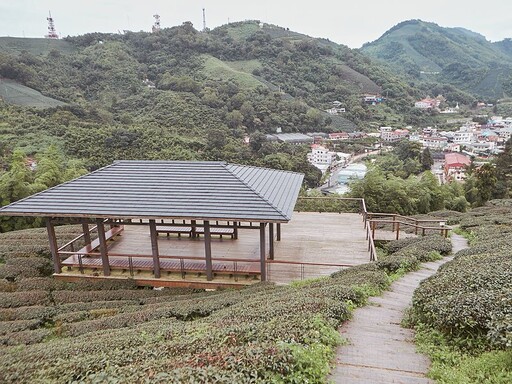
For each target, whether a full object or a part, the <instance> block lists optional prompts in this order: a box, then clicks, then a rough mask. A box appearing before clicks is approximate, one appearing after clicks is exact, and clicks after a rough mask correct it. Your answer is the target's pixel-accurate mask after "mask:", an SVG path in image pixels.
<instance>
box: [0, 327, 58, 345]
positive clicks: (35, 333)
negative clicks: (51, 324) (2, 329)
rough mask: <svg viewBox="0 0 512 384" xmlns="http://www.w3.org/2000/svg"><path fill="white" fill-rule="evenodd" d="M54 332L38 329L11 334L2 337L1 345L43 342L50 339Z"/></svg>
mask: <svg viewBox="0 0 512 384" xmlns="http://www.w3.org/2000/svg"><path fill="white" fill-rule="evenodd" d="M51 334H52V332H51V331H50V330H49V329H45V328H38V329H34V330H26V331H21V332H15V333H11V334H8V335H5V336H1V337H0V344H3V345H29V344H37V343H40V342H42V341H43V340H44V339H45V338H47V337H49V336H50V335H51Z"/></svg>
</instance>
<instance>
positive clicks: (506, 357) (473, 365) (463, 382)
mask: <svg viewBox="0 0 512 384" xmlns="http://www.w3.org/2000/svg"><path fill="white" fill-rule="evenodd" d="M415 341H416V345H417V347H418V351H419V352H421V353H424V354H426V355H428V356H429V357H430V358H431V360H432V366H431V370H430V372H429V377H430V378H431V379H434V380H435V381H436V383H439V384H472V383H474V384H477V383H478V384H480V383H489V384H490V383H493V384H508V383H511V382H512V350H510V349H509V350H506V351H491V352H485V351H483V352H480V353H476V354H469V353H465V352H463V351H460V350H457V349H456V348H453V346H451V345H450V344H449V343H448V341H447V340H446V339H445V338H444V336H443V335H442V334H441V333H440V332H438V331H435V330H433V329H428V328H425V327H419V328H418V329H417V330H416V338H415Z"/></svg>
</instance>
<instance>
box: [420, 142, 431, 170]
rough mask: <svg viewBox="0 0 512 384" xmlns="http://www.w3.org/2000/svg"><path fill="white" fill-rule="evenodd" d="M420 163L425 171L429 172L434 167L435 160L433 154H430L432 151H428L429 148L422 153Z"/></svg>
mask: <svg viewBox="0 0 512 384" xmlns="http://www.w3.org/2000/svg"><path fill="white" fill-rule="evenodd" d="M420 163H421V168H422V169H423V170H424V171H429V170H431V169H432V166H433V165H434V159H432V154H431V153H430V149H428V147H427V148H425V149H424V150H423V152H421V156H420Z"/></svg>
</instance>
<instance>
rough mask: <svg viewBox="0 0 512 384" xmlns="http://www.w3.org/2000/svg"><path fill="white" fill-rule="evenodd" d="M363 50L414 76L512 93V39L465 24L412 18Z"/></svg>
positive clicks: (480, 91)
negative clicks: (494, 36) (489, 35)
mask: <svg viewBox="0 0 512 384" xmlns="http://www.w3.org/2000/svg"><path fill="white" fill-rule="evenodd" d="M361 52H363V53H364V54H366V55H368V56H370V57H372V58H375V59H377V60H379V61H381V62H384V63H387V64H388V65H389V67H390V68H392V69H393V70H395V72H397V73H403V74H407V75H408V76H410V77H412V78H413V79H416V80H421V81H427V82H436V83H447V84H451V85H454V86H456V87H458V88H461V89H463V90H466V91H467V92H470V93H472V94H475V95H479V96H480V97H483V98H487V99H497V98H501V97H505V96H511V95H512V43H511V41H510V39H505V40H503V41H500V42H496V43H491V42H490V41H488V40H486V38H485V37H484V36H482V35H480V34H478V33H475V32H472V31H469V30H467V29H464V28H443V27H440V26H439V25H437V24H434V23H428V22H424V21H421V20H409V21H404V22H402V23H399V24H397V25H396V26H394V27H393V28H391V29H390V30H389V31H387V32H386V33H384V34H383V35H382V36H381V37H380V38H379V39H377V40H375V41H374V42H371V43H367V44H365V45H364V46H363V47H362V48H361Z"/></svg>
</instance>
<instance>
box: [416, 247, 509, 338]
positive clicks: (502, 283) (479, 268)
mask: <svg viewBox="0 0 512 384" xmlns="http://www.w3.org/2000/svg"><path fill="white" fill-rule="evenodd" d="M511 296H512V260H511V259H510V257H509V256H508V255H504V254H499V253H498V254H479V255H469V256H468V255H459V256H458V257H457V258H455V259H454V260H453V261H451V262H449V263H447V264H445V265H444V266H443V268H440V270H439V271H438V273H437V274H436V275H434V276H432V277H430V278H429V279H427V280H425V281H423V282H422V283H421V284H420V287H419V288H418V289H417V290H416V292H415V293H414V298H413V309H414V313H415V315H416V316H418V319H419V320H420V321H421V322H423V323H426V324H429V325H431V326H433V327H435V328H436V329H439V330H440V331H442V332H443V333H445V334H446V335H449V336H450V337H459V338H462V339H464V338H469V339H472V338H480V339H481V338H485V336H486V335H487V334H489V335H491V336H492V338H493V341H494V343H495V344H500V343H502V344H503V340H504V339H503V336H504V335H505V339H506V332H505V330H506V328H503V327H502V325H501V324H502V322H503V321H504V319H505V320H506V316H507V314H508V313H512V305H511V302H510V300H509V301H507V300H506V298H510V297H511ZM493 326H498V328H499V330H496V329H494V328H490V327H493ZM503 332H505V334H503ZM499 340H501V342H500V341H499ZM505 345H506V341H505Z"/></svg>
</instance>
